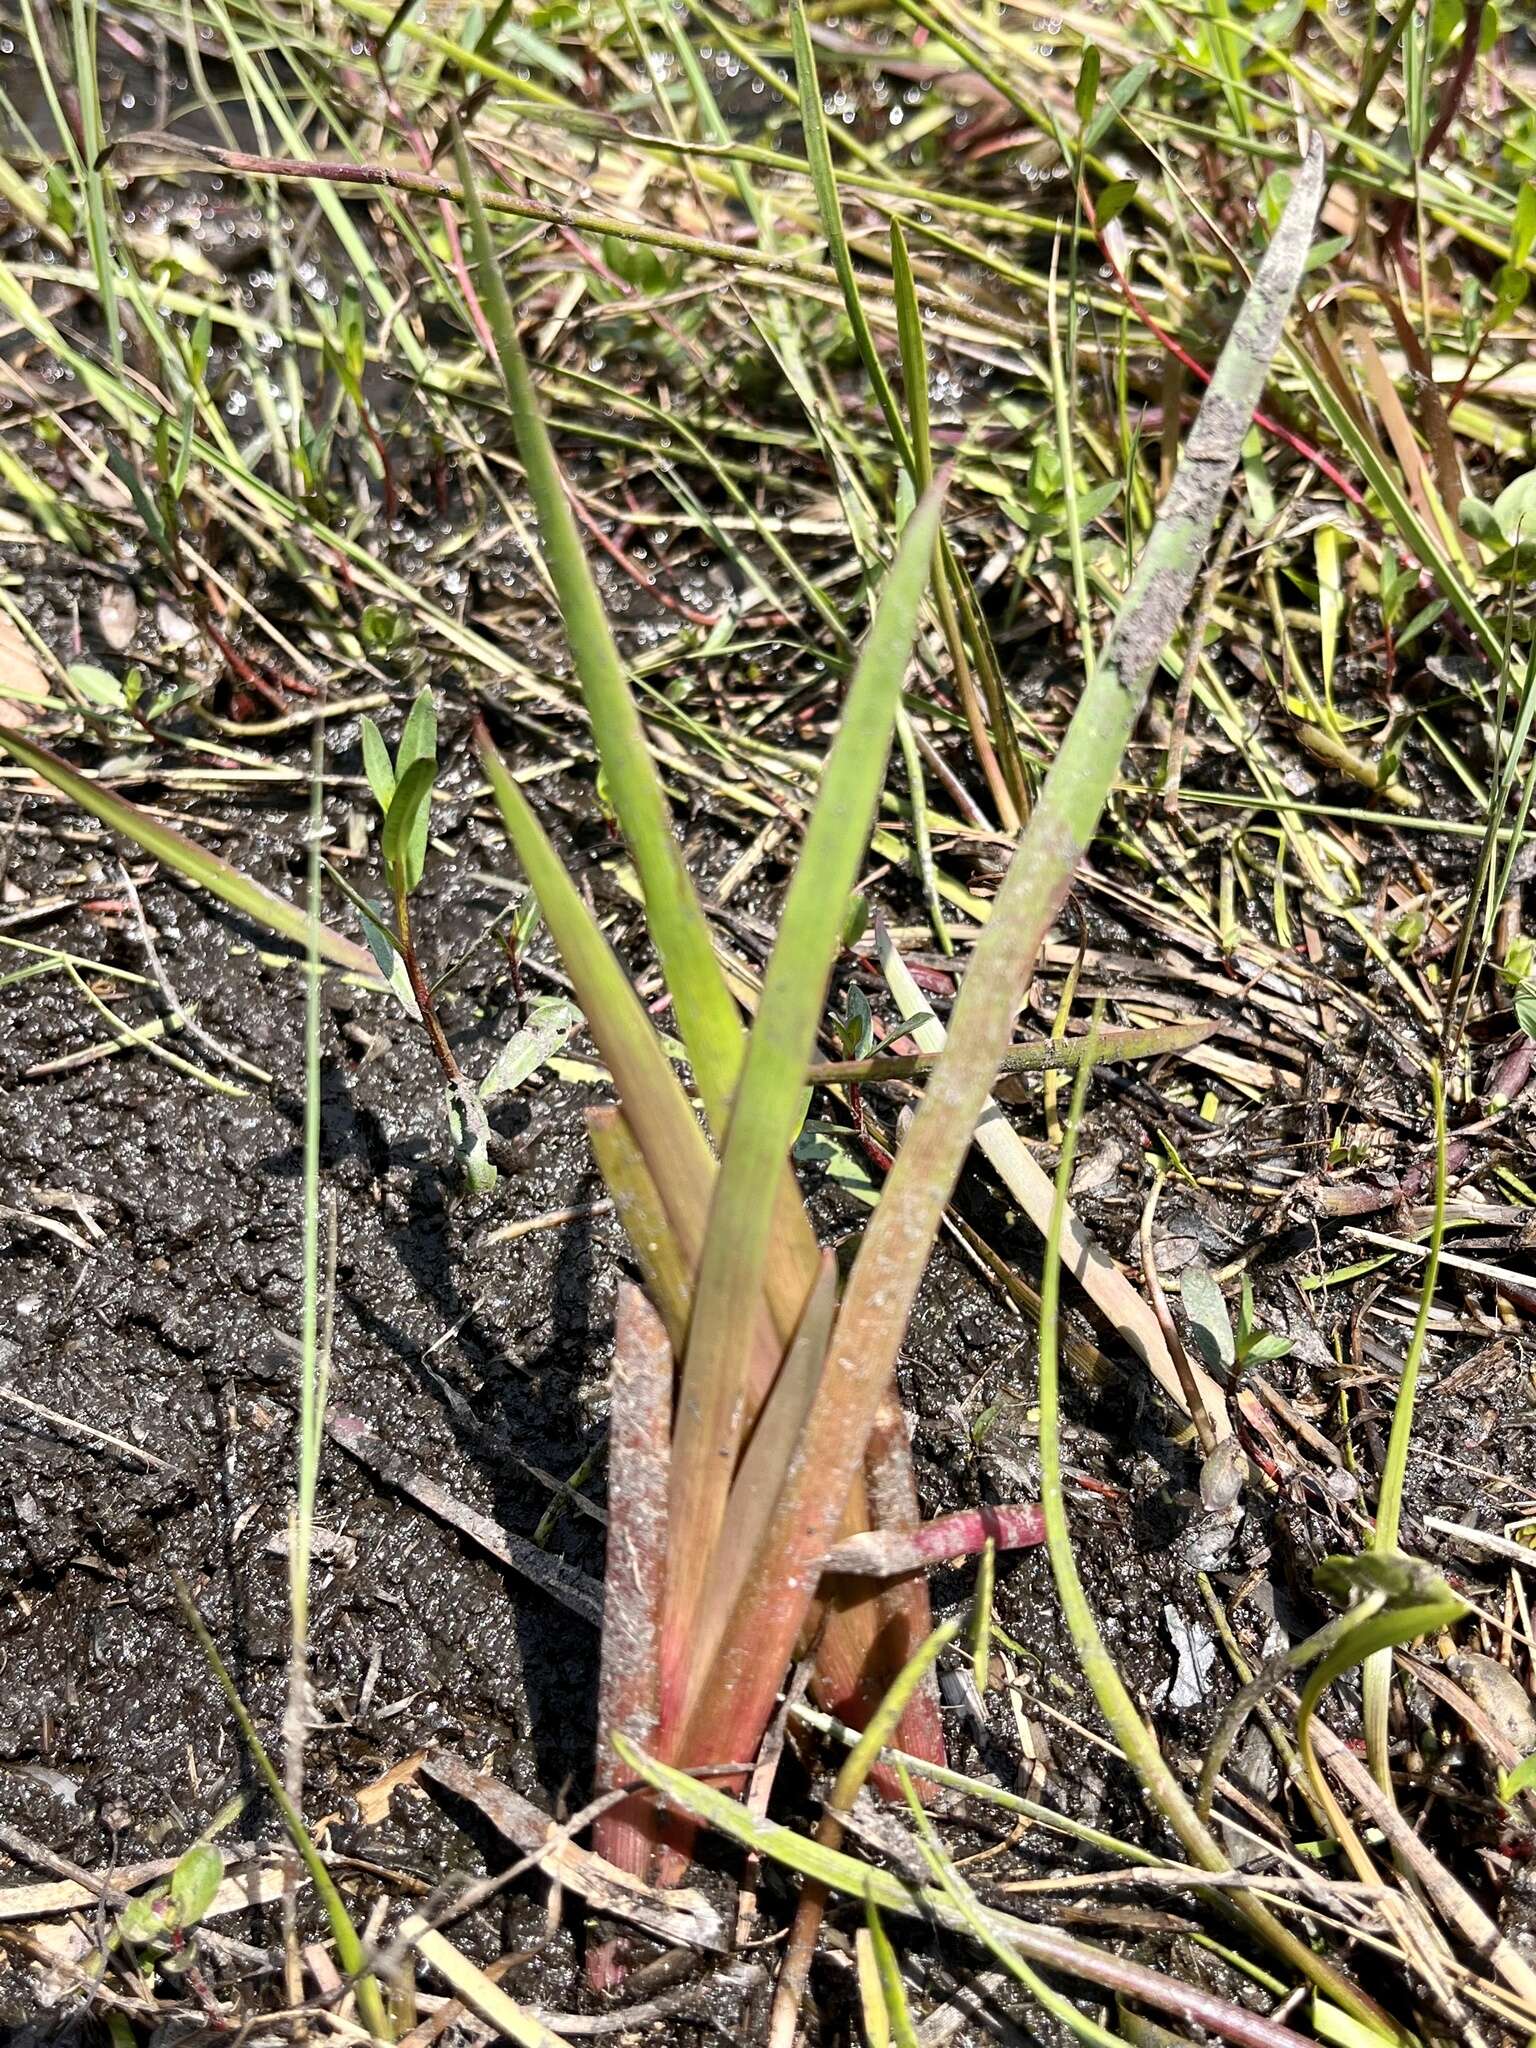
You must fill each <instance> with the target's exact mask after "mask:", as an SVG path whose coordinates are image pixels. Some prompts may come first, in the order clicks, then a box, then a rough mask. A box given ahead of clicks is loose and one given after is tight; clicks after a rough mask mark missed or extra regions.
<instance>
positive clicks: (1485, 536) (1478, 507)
mask: <svg viewBox="0 0 1536 2048" xmlns="http://www.w3.org/2000/svg"><path fill="white" fill-rule="evenodd" d="M1456 517H1457V520H1458V521H1459V523H1460V526H1461V530H1462V532H1463V533H1470V534H1471V536H1472V538H1473V539H1474V540H1485V541H1488V542H1489V543H1490V544H1491V545H1492V546H1493V547H1501V546H1502V545H1503V542H1504V529H1503V528H1502V527H1501V526H1500V525H1499V522H1498V520H1497V518H1496V517H1495V516H1494V514H1493V512H1492V511H1491V510H1490V509H1489V507H1488V506H1486V505H1485V504H1484V503H1483V501H1482V500H1481V498H1474V497H1473V496H1472V494H1471V492H1470V491H1469V492H1468V493H1467V495H1466V496H1465V497H1464V498H1463V499H1462V501H1461V504H1460V505H1459V506H1458V507H1457V511H1456Z"/></svg>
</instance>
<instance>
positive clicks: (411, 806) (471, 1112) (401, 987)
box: [348, 690, 497, 1195]
mask: <svg viewBox="0 0 1536 2048" xmlns="http://www.w3.org/2000/svg"><path fill="white" fill-rule="evenodd" d="M360 724H361V730H362V746H363V771H364V773H365V774H366V775H367V777H368V787H369V788H370V789H371V790H372V791H373V800H374V802H375V803H376V804H377V805H378V807H379V816H380V819H381V820H382V823H383V834H382V839H381V850H382V853H383V858H384V872H385V876H386V878H387V880H388V884H389V899H390V908H389V910H388V911H386V910H385V909H384V908H383V907H382V906H381V905H379V904H377V903H370V902H368V901H367V900H366V899H365V898H363V897H360V896H355V895H353V896H352V903H353V907H354V908H355V909H356V911H357V914H358V917H359V919H360V920H361V922H362V927H363V936H364V938H366V939H367V941H368V950H369V951H370V952H371V953H372V955H373V957H374V961H375V963H376V964H377V966H378V969H379V972H380V973H381V974H382V975H383V976H384V978H385V980H386V981H388V983H389V985H390V987H391V988H392V989H393V990H394V992H395V995H396V998H397V999H398V1000H399V1002H400V1003H401V1005H402V1006H403V1007H404V1009H405V1010H406V1011H408V1012H409V1014H410V1015H411V1016H412V1017H414V1018H415V1019H416V1020H417V1021H418V1022H419V1023H420V1025H421V1026H422V1029H423V1030H424V1031H425V1032H426V1034H427V1042H428V1043H429V1044H430V1046H431V1047H432V1051H433V1053H434V1054H435V1056H436V1058H437V1063H438V1065H439V1066H440V1067H441V1068H442V1070H443V1078H444V1080H445V1082H446V1083H447V1094H448V1127H449V1129H450V1130H451V1131H452V1133H453V1145H454V1154H455V1157H456V1158H457V1160H458V1163H459V1167H460V1170H461V1172H462V1173H463V1176H464V1183H465V1186H466V1187H467V1188H468V1190H469V1192H470V1193H471V1194H473V1195H479V1194H488V1193H489V1192H490V1190H491V1189H492V1188H494V1187H495V1185H496V1181H497V1172H496V1167H495V1165H494V1163H493V1162H492V1159H491V1152H492V1149H493V1145H494V1140H493V1139H492V1136H491V1127H490V1122H489V1120H488V1118H487V1117H486V1113H485V1104H484V1101H483V1100H482V1098H481V1095H480V1093H479V1091H478V1090H477V1089H476V1088H475V1087H474V1085H473V1083H472V1082H471V1081H470V1080H469V1079H468V1077H467V1076H466V1074H465V1072H464V1070H463V1068H462V1067H461V1066H460V1065H459V1062H458V1057H457V1055H456V1054H455V1052H454V1050H453V1047H452V1046H451V1045H450V1044H449V1043H448V1034H447V1032H446V1031H445V1030H444V1029H443V1022H442V1019H441V1017H440V1016H439V1015H438V1011H437V1004H436V1002H435V1001H434V1000H433V995H432V985H431V983H430V982H429V981H428V979H427V976H426V972H425V970H424V969H423V967H422V964H421V956H420V954H419V953H418V952H417V950H416V940H415V935H414V933H413V932H412V929H411V898H412V897H413V896H414V895H415V893H416V891H417V890H418V889H419V888H420V887H421V878H422V875H423V874H424V873H425V871H426V864H427V839H428V837H429V835H430V833H431V829H432V790H433V786H434V784H435V783H436V781H437V713H436V712H435V711H434V709H433V707H432V693H431V692H430V690H423V691H422V692H421V694H420V695H419V696H418V697H417V699H416V701H415V703H414V704H413V705H412V706H411V709H410V713H409V715H408V716H407V718H406V721H405V727H404V730H403V731H402V732H401V734H400V744H399V746H398V747H397V748H396V749H395V757H394V759H393V761H391V759H390V756H389V749H388V747H387V746H386V745H385V743H384V736H383V734H382V733H381V732H380V731H379V728H378V727H377V726H376V725H375V724H374V722H373V720H372V719H371V718H368V717H364V718H363V719H362V720H361V721H360ZM348 894H349V895H351V894H352V892H351V891H350V890H349V891H348Z"/></svg>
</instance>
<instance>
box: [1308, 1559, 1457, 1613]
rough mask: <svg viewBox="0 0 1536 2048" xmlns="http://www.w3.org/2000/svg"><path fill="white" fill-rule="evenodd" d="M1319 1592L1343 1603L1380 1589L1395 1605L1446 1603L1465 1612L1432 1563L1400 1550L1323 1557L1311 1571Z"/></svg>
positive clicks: (1415, 1605)
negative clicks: (1425, 1562)
mask: <svg viewBox="0 0 1536 2048" xmlns="http://www.w3.org/2000/svg"><path fill="white" fill-rule="evenodd" d="M1312 1580H1313V1583H1314V1584H1315V1585H1316V1587H1317V1588H1318V1591H1319V1592H1322V1593H1326V1594H1327V1595H1328V1597H1329V1598H1330V1599H1331V1600H1337V1601H1338V1602H1339V1604H1340V1605H1341V1606H1342V1605H1344V1603H1345V1602H1346V1601H1349V1600H1351V1599H1353V1598H1355V1597H1356V1596H1357V1595H1360V1596H1363V1595H1365V1594H1368V1593H1380V1594H1382V1595H1384V1597H1385V1598H1386V1599H1387V1600H1388V1601H1390V1602H1391V1604H1392V1605H1393V1606H1394V1607H1406V1606H1414V1607H1422V1606H1434V1605H1437V1604H1442V1603H1448V1604H1449V1605H1450V1606H1452V1607H1454V1608H1456V1609H1457V1610H1458V1612H1465V1610H1466V1602H1465V1601H1464V1600H1462V1599H1461V1598H1460V1597H1459V1596H1458V1595H1457V1594H1455V1593H1453V1592H1452V1591H1451V1589H1450V1587H1449V1586H1448V1585H1447V1584H1446V1582H1445V1580H1444V1579H1443V1578H1441V1576H1440V1574H1439V1573H1438V1572H1437V1571H1436V1570H1435V1569H1434V1568H1433V1566H1431V1565H1427V1564H1422V1563H1421V1562H1420V1561H1419V1559H1418V1558H1416V1557H1406V1556H1404V1554H1403V1553H1402V1552H1401V1551H1400V1550H1362V1551H1358V1552H1356V1553H1355V1554H1354V1555H1353V1556H1341V1557H1325V1558H1324V1559H1323V1561H1322V1563H1321V1564H1319V1565H1316V1566H1315V1567H1314V1568H1313V1572H1312Z"/></svg>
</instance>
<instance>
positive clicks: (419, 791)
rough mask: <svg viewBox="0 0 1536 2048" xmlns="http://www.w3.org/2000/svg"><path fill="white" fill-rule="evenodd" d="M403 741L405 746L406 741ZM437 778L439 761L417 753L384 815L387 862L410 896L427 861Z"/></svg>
mask: <svg viewBox="0 0 1536 2048" xmlns="http://www.w3.org/2000/svg"><path fill="white" fill-rule="evenodd" d="M419 701H420V700H419V699H418V702H419ZM401 744H402V748H403V746H404V742H402V743H401ZM436 780H437V763H436V761H435V760H433V759H432V758H431V757H430V756H427V755H423V756H418V758H417V759H415V760H413V761H412V762H411V763H410V765H409V767H407V768H406V769H404V770H403V772H402V773H401V776H400V780H399V781H398V782H397V783H396V784H395V793H394V795H393V796H392V797H391V798H390V800H389V809H388V811H387V812H386V813H385V816H384V860H385V864H386V866H388V868H389V869H390V870H391V872H392V873H395V874H398V875H399V876H400V878H401V880H402V881H403V883H404V887H405V893H406V895H407V896H409V895H411V894H412V892H413V891H414V890H415V889H416V887H417V885H418V884H419V882H420V881H421V875H422V870H423V868H425V866H426V864H427V832H428V830H429V828H430V826H431V823H432V785H433V783H434V782H435V781H436Z"/></svg>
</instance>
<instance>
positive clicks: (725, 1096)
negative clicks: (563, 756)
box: [454, 129, 743, 1129]
mask: <svg viewBox="0 0 1536 2048" xmlns="http://www.w3.org/2000/svg"><path fill="white" fill-rule="evenodd" d="M454 152H455V158H456V161H457V164H458V169H459V179H460V182H461V184H462V186H463V189H464V205H465V209H466V211H467V213H468V215H469V222H470V231H471V235H472V238H473V243H474V251H475V260H476V263H477V265H478V269H479V284H480V292H481V297H482V301H483V304H484V307H485V311H486V315H487V318H488V319H489V321H490V326H491V332H492V334H493V335H494V336H495V338H496V353H497V357H498V359H499V361H500V365H501V374H502V381H503V383H504V384H505V387H506V393H507V403H508V406H509V407H510V409H511V413H512V426H513V431H514V433H515V435H516V438H517V448H518V453H519V455H520V456H521V457H522V462H523V468H524V471H525V472H526V474H527V478H528V489H529V494H530V496H531V497H532V499H533V503H534V509H535V511H536V513H537V515H538V522H539V534H540V538H541V539H542V541H543V544H544V555H545V560H546V562H547V564H548V567H549V573H550V575H551V577H552V578H553V580H554V585H555V590H556V593H557V594H558V596H559V599H560V613H561V618H562V620H563V623H564V626H565V633H566V638H567V639H568V641H569V642H570V648H571V659H572V661H573V663H574V664H575V668H576V673H577V675H578V676H579V677H580V679H581V688H582V695H583V698H584V699H585V702H586V706H587V714H588V716H589V717H590V718H591V721H592V731H593V735H594V737H595V738H596V740H597V747H598V753H599V755H600V757H601V760H602V764H603V775H604V778H605V780H606V783H607V786H608V792H609V795H610V796H611V798H612V800H613V807H614V809H615V811H616V812H617V813H618V817H619V823H620V825H621V827H622V828H623V832H624V837H625V839H626V841H627V843H628V845H629V849H630V852H631V854H632V855H633V856H634V862H635V866H636V868H637V869H638V871H639V875H640V884H641V887H642V889H643V890H644V892H645V907H646V921H647V924H648V925H649V927H650V931H651V936H652V938H653V939H654V940H655V944H656V950H657V952H658V953H659V954H660V956H661V964H662V969H663V971H664V973H665V974H666V977H667V986H668V988H669V989H670V990H671V991H672V1001H673V1004H674V1006H675V1008H676V1011H677V1024H678V1030H679V1031H680V1032H681V1034H682V1038H683V1042H684V1044H685V1045H686V1046H687V1048H688V1056H689V1058H690V1059H691V1060H692V1062H693V1070H694V1074H695V1077H696V1078H697V1080H698V1084H699V1090H700V1093H701V1094H702V1096H703V1098H704V1103H705V1109H706V1113H707V1114H708V1116H709V1119H710V1123H711V1125H712V1126H713V1127H715V1128H716V1129H719V1128H720V1127H721V1126H722V1125H723V1122H724V1118H725V1114H726V1108H727V1105H728V1103H729V1101H730V1097H731V1092H732V1090H733V1088H734V1086H735V1082H736V1075H737V1071H738V1069H739V1067H740V1065H741V1050H742V1040H743V1032H742V1026H741V1019H740V1017H739V1016H738V1014H737V1011H736V1006H735V1003H734V1002H733V1001H732V999H731V994H730V991H729V989H728V988H727V986H726V983H725V978H724V976H723V974H722V973H721V971H720V967H719V963H718V962H717V961H716V959H715V952H714V946H713V944H712V942H711V939H710V935H709V926H708V925H707V924H706V922H705V919H704V912H703V910H702V908H701V907H700V904H699V899H698V896H697V894H696V893H695V891H694V887H693V882H692V880H691V879H690V877H689V874H688V870H687V868H686V867H685V866H684V864H683V857H682V854H681V852H680V851H679V849H678V845H677V841H676V839H675V838H674V837H673V833H672V820H671V817H670V814H669V812H668V808H667V800H666V795H665V793H664V791H663V789H662V786H661V778H660V776H659V775H658V774H657V772H656V768H655V765H654V763H653V762H652V760H651V755H650V749H649V746H648V745H647V742H646V736H645V728H644V726H643V725H642V724H641V722H640V715H639V713H638V712H637V711H636V709H635V703H634V699H633V697H632V696H631V695H630V691H629V685H628V683H627V681H626V680H625V676H624V669H623V665H622V663H621V662H620V660H619V651H618V648H617V647H616V646H615V644H614V638H613V631H612V628H611V627H610V626H609V623H608V616H607V613H606V612H605V611H604V609H603V601H602V598H601V596H600V595H599V593H598V588H597V584H596V582H595V581H594V579H593V575H592V569H591V565H590V564H589V563H588V561H587V556H586V550H585V549H584V548H583V547H582V544H581V536H580V535H579V533H578V532H577V530H576V520H575V517H574V515H573V514H572V511H571V507H570V502H569V500H568V499H567V497H566V493H565V483H564V480H563V478H562V477H561V474H560V469H559V465H558V464H557V462H556V460H555V451H554V447H553V445H552V444H551V442H550V438H549V430H548V428H547V427H546V426H545V424H544V416H543V414H542V412H541V411H540V409H539V402H538V397H537V395H536V393H535V391H534V388H533V378H532V375H531V374H530V371H529V368H528V359H527V357H526V356H525V355H524V354H523V348H522V343H521V342H520V341H519V340H518V337H517V322H516V319H515V317H514V315H513V312H512V302H511V300H510V298H509V297H508V295H507V288H506V284H505V282H504V280H503V278H502V275H501V270H500V267H499V265H498V262H497V256H496V248H495V244H494V243H493V242H492V240H491V231H490V227H489V225H488V223H487V221H486V217H485V208H484V207H483V205H482V204H481V202H480V195H479V192H478V190H477V188H476V184H475V175H474V165H473V164H472V163H471V161H470V156H469V151H468V149H467V148H466V146H465V143H464V138H463V136H462V135H460V134H459V133H458V132H457V129H455V133H454Z"/></svg>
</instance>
